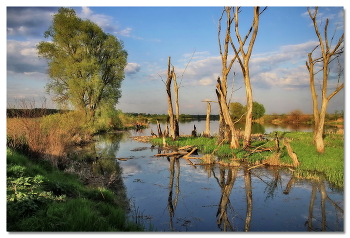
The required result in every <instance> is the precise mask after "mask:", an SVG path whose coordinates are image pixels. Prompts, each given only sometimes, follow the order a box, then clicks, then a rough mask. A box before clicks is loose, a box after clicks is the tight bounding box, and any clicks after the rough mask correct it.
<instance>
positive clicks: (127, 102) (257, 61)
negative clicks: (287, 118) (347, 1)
mask: <svg viewBox="0 0 350 238" xmlns="http://www.w3.org/2000/svg"><path fill="white" fill-rule="evenodd" d="M95 4H96V3H95ZM9 5H11V4H7V6H9ZM24 5H25V4H24ZM24 5H23V6H24ZM75 6H77V5H75ZM78 6H79V5H78ZM156 6H157V4H156ZM182 6H183V5H182ZM338 6H342V4H338ZM68 7H69V6H68ZM58 8H59V7H7V8H6V28H7V38H6V50H7V56H6V62H7V64H6V78H7V81H6V83H7V85H6V88H7V91H6V97H7V105H9V104H11V105H13V104H14V103H15V101H16V100H18V99H23V98H25V99H29V100H35V101H40V100H41V99H42V98H43V97H45V98H47V105H48V107H54V105H53V104H51V102H50V95H48V94H47V93H46V91H45V85H46V84H47V82H48V80H49V79H48V77H47V75H46V70H47V64H46V61H45V60H43V59H39V58H38V56H37V50H36V45H37V44H38V42H39V41H42V40H46V39H45V38H44V37H43V33H44V31H45V30H47V29H48V28H49V26H50V25H51V23H52V15H53V14H55V13H57V11H58ZM72 8H73V9H74V10H75V11H76V13H77V15H78V16H79V17H80V18H82V19H90V20H91V21H93V22H95V23H96V24H98V25H99V26H100V27H101V28H102V29H103V30H104V31H105V32H107V33H111V34H113V35H115V36H116V37H118V38H119V39H120V40H121V41H123V43H124V48H125V50H126V51H127V52H128V65H127V67H126V69H125V79H124V81H123V83H122V97H121V98H120V100H119V103H118V105H117V106H116V108H118V109H121V110H122V111H124V112H144V113H160V114H163V113H167V101H166V100H167V98H166V92H165V85H164V82H163V81H164V80H166V74H165V72H166V69H167V59H168V57H171V62H172V65H174V67H175V71H176V73H177V78H178V80H179V81H181V88H180V90H179V97H180V113H185V114H205V113H206V105H205V103H203V102H201V101H203V100H206V99H210V100H217V99H216V94H215V83H216V79H217V77H218V76H220V72H221V59H220V55H219V46H218V20H219V18H220V15H221V13H222V10H223V8H222V7H221V6H220V7H219V6H217V7H198V6H196V7H151V6H148V7H125V6H123V7H72ZM252 10H253V9H252V8H251V7H245V8H242V11H241V13H240V18H239V20H240V21H239V23H240V25H239V27H240V34H241V35H242V36H245V34H246V33H247V32H248V30H249V28H250V26H251V22H252V16H253V15H252ZM343 10H344V8H343V7H320V9H319V14H318V15H319V19H320V24H324V22H325V19H326V18H329V20H330V24H329V28H330V31H329V32H330V33H329V35H330V36H331V35H333V32H334V30H335V29H336V28H337V29H336V30H337V31H336V34H335V39H338V38H339V35H340V34H341V33H343V32H344V31H345V30H344V25H345V23H344V17H345V16H344V11H343ZM222 27H223V30H222V32H224V27H225V23H224V22H222ZM320 29H323V27H322V28H320ZM332 43H333V46H334V45H335V44H336V42H335V40H333V42H332ZM316 45H317V37H316V35H315V32H314V28H313V25H312V21H311V19H310V17H309V15H308V13H307V8H306V7H268V8H267V10H266V11H264V13H263V14H262V15H261V16H260V24H259V32H258V35H257V39H256V42H255V45H254V49H253V54H252V57H251V61H250V76H251V82H252V88H253V98H254V101H257V102H259V103H262V104H263V105H264V106H265V108H266V112H267V113H268V114H272V113H279V114H280V113H288V112H290V111H292V110H294V109H300V110H302V111H303V112H304V113H311V112H312V101H311V96H310V87H309V80H308V71H307V69H306V66H305V61H306V59H307V54H308V53H309V52H311V51H312V50H313V48H314V47H315V46H316ZM231 52H232V51H231ZM342 59H343V60H344V58H342ZM186 65H187V68H186ZM233 71H234V72H235V73H236V75H235V76H233V74H232V75H230V85H229V86H230V89H229V92H228V93H229V95H231V92H232V89H233V90H234V92H233V93H232V98H231V101H232V102H240V103H242V104H244V105H245V88H244V83H243V80H242V73H241V70H240V67H239V65H238V64H236V63H235V64H234V66H233V68H232V72H233ZM336 71H337V68H336V67H334V68H333V69H332V72H335V73H336ZM341 80H344V79H343V76H342V78H341ZM317 81H318V82H320V80H317ZM336 84H337V75H336V74H332V79H331V81H330V83H329V85H330V87H333V89H334V87H335V86H336ZM344 95H345V90H342V91H341V92H340V93H339V94H338V95H336V96H335V97H334V98H333V99H332V100H331V103H330V104H329V110H328V111H329V112H334V111H335V110H339V111H340V110H343V109H344ZM212 109H213V113H217V112H218V108H217V106H216V105H213V107H212Z"/></svg>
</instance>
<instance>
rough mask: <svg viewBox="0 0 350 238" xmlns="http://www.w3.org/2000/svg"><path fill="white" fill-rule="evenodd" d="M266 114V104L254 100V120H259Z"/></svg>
mask: <svg viewBox="0 0 350 238" xmlns="http://www.w3.org/2000/svg"><path fill="white" fill-rule="evenodd" d="M264 115H265V107H264V105H262V104H260V103H258V102H253V120H257V119H259V118H261V117H262V116H264Z"/></svg>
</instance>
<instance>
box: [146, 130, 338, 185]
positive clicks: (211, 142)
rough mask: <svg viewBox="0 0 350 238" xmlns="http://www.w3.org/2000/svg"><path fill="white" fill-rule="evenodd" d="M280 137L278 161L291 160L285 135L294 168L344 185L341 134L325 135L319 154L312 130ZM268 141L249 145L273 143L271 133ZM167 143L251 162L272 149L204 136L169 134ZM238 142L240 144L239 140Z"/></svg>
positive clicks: (271, 144)
mask: <svg viewBox="0 0 350 238" xmlns="http://www.w3.org/2000/svg"><path fill="white" fill-rule="evenodd" d="M278 136H279V138H280V162H281V163H284V164H291V163H292V160H291V158H290V157H289V155H288V153H287V150H286V148H285V146H284V145H283V142H282V139H283V138H288V139H290V140H291V142H290V145H291V147H292V149H293V151H294V152H295V153H296V155H297V156H298V160H299V162H300V166H299V167H298V168H297V170H298V172H299V173H300V174H301V173H304V174H305V172H308V173H310V172H312V173H313V172H316V173H321V174H323V176H325V178H326V179H327V180H328V181H329V182H330V183H332V184H333V185H335V186H336V187H340V188H343V187H344V140H343V138H344V136H343V135H338V134H332V135H328V136H326V137H325V140H324V142H325V153H324V154H319V153H317V152H316V147H315V146H314V145H313V144H312V139H313V133H311V132H278ZM269 138H270V141H268V142H265V141H256V142H252V148H251V149H254V148H256V147H258V146H262V147H265V148H267V147H269V148H274V147H275V141H273V138H274V134H273V133H271V134H270V135H269ZM166 141H167V144H168V145H174V146H178V147H182V146H186V145H192V146H196V147H197V148H198V150H199V152H200V153H201V154H210V153H213V152H214V155H216V156H218V157H219V158H220V159H222V160H223V161H225V160H229V159H231V158H232V157H234V155H235V156H236V158H239V159H242V160H244V161H246V162H251V163H254V162H255V161H258V160H263V159H267V158H268V157H269V156H271V155H272V154H273V152H270V151H265V152H259V153H253V154H250V152H248V151H244V150H242V149H230V147H229V145H228V144H223V145H220V146H218V145H217V143H216V142H217V138H216V137H213V138H206V137H180V138H178V140H176V141H173V140H171V139H170V138H168V139H167V140H166ZM152 142H153V143H155V144H159V145H161V144H162V139H159V138H155V139H153V140H152ZM241 145H242V144H241ZM214 150H215V151H214Z"/></svg>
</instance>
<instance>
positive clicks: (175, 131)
mask: <svg viewBox="0 0 350 238" xmlns="http://www.w3.org/2000/svg"><path fill="white" fill-rule="evenodd" d="M172 74H173V75H172V77H173V80H174V91H175V112H176V117H175V118H174V127H175V128H174V137H175V138H177V137H179V134H180V132H179V119H180V107H179V86H178V85H177V80H176V74H175V70H174V66H173V71H172Z"/></svg>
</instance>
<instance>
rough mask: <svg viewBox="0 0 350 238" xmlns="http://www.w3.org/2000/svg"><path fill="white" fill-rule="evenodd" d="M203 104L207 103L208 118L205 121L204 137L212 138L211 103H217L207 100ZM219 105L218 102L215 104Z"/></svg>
mask: <svg viewBox="0 0 350 238" xmlns="http://www.w3.org/2000/svg"><path fill="white" fill-rule="evenodd" d="M202 102H206V103H207V118H206V121H205V131H204V133H203V136H204V137H210V113H211V105H210V103H211V102H215V101H210V100H205V101H202ZM215 103H217V102H215Z"/></svg>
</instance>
